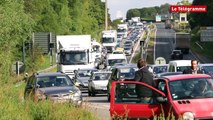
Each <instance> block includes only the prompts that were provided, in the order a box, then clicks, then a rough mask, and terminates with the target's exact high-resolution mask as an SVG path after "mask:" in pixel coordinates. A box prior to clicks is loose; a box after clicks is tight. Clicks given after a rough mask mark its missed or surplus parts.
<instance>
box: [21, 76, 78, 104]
mask: <svg viewBox="0 0 213 120" xmlns="http://www.w3.org/2000/svg"><path fill="white" fill-rule="evenodd" d="M24 98H25V99H32V100H34V101H40V100H46V99H49V100H51V101H54V102H60V103H61V102H71V103H74V104H75V105H81V103H82V94H81V91H80V90H79V88H77V87H76V86H75V84H74V82H73V81H72V80H71V79H70V78H69V77H68V76H67V75H66V74H64V73H60V72H53V73H35V74H33V75H32V76H30V77H29V78H28V79H27V84H26V87H25V91H24Z"/></svg>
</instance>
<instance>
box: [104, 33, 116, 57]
mask: <svg viewBox="0 0 213 120" xmlns="http://www.w3.org/2000/svg"><path fill="white" fill-rule="evenodd" d="M102 44H103V46H104V47H106V49H107V53H112V52H113V51H114V50H115V49H116V45H117V31H116V30H105V31H103V32H102Z"/></svg>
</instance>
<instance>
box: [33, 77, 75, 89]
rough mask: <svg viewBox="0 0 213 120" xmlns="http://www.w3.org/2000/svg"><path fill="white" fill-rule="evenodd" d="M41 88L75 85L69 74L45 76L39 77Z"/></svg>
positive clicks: (38, 84) (38, 81) (38, 82)
mask: <svg viewBox="0 0 213 120" xmlns="http://www.w3.org/2000/svg"><path fill="white" fill-rule="evenodd" d="M37 86H38V87H39V88H46V87H62V86H73V82H72V81H71V79H70V78H69V77H67V76H43V77H39V78H37Z"/></svg>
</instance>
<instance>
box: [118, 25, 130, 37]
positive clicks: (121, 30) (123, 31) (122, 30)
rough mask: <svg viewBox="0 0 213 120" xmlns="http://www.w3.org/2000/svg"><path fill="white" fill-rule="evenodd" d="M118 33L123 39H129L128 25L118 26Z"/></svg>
mask: <svg viewBox="0 0 213 120" xmlns="http://www.w3.org/2000/svg"><path fill="white" fill-rule="evenodd" d="M117 33H118V35H122V36H123V38H127V35H128V24H126V23H123V24H118V29H117Z"/></svg>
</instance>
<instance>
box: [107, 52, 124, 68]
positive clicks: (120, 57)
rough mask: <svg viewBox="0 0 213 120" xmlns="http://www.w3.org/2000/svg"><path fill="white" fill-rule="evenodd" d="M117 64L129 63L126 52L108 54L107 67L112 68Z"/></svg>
mask: <svg viewBox="0 0 213 120" xmlns="http://www.w3.org/2000/svg"><path fill="white" fill-rule="evenodd" d="M116 64H127V58H126V56H125V55H124V54H108V56H107V59H106V65H107V68H108V69H110V68H111V67H112V66H114V65H116Z"/></svg>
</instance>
